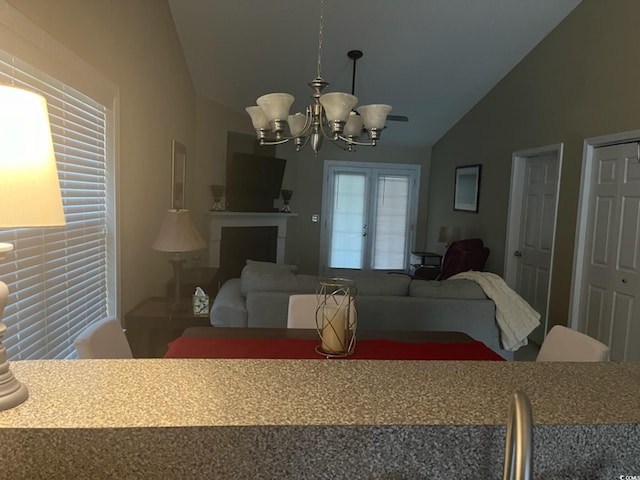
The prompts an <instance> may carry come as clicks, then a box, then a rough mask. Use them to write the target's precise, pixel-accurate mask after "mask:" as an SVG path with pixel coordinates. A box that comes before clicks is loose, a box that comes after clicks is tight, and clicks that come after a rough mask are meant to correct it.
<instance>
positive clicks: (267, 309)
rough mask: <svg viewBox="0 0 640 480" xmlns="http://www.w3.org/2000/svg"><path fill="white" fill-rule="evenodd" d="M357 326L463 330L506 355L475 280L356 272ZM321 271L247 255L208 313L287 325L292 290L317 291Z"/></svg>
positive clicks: (216, 318) (251, 323)
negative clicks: (309, 272)
mask: <svg viewBox="0 0 640 480" xmlns="http://www.w3.org/2000/svg"><path fill="white" fill-rule="evenodd" d="M349 278H351V279H352V280H355V282H356V284H357V289H358V293H357V295H356V309H357V311H358V329H362V330H423V331H457V332H464V333H466V334H468V335H470V336H471V337H473V338H475V339H476V340H480V341H481V342H483V343H484V344H485V345H487V346H488V347H490V348H491V349H492V350H494V351H496V352H497V353H499V354H500V355H502V356H503V357H505V358H507V359H512V358H513V352H508V351H506V350H503V349H502V347H501V344H500V330H499V328H498V325H497V324H496V320H495V305H494V303H493V301H491V300H490V299H488V298H487V296H486V295H485V294H484V292H483V291H482V289H481V288H480V287H479V286H478V285H477V284H476V283H475V282H473V281H471V280H443V281H431V280H418V279H411V278H410V277H409V276H406V275H402V274H388V273H369V274H362V273H359V272H355V273H354V274H353V275H349ZM319 281H320V277H317V276H313V275H302V274H296V272H295V266H290V265H276V264H270V263H264V262H253V261H251V260H247V265H246V266H245V268H244V269H243V271H242V274H241V278H233V279H230V280H228V281H227V282H225V283H224V284H223V285H222V287H221V288H220V291H219V292H218V294H217V296H216V298H215V300H214V302H213V305H212V308H211V313H210V319H211V324H212V325H213V326H217V327H263V328H264V327H267V328H268V327H276V328H285V327H286V326H287V310H288V306H289V296H290V295H292V294H298V293H314V292H315V291H316V287H317V285H318V282H319Z"/></svg>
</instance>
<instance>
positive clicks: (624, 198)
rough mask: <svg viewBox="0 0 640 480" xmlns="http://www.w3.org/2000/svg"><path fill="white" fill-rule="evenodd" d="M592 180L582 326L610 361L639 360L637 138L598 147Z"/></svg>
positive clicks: (639, 190) (639, 183) (639, 177)
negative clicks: (602, 346)
mask: <svg viewBox="0 0 640 480" xmlns="http://www.w3.org/2000/svg"><path fill="white" fill-rule="evenodd" d="M591 178H592V185H591V198H590V206H589V219H588V226H587V232H588V235H589V238H587V243H586V250H585V252H586V255H585V259H584V281H583V290H582V294H581V308H580V310H581V315H580V317H581V319H582V321H583V330H584V331H585V332H586V333H587V334H588V335H590V336H592V337H595V338H597V339H599V340H600V341H601V342H603V343H606V344H607V345H609V347H610V348H611V359H612V360H614V361H639V360H640V349H638V348H637V345H639V344H640V306H639V302H640V161H639V159H638V144H637V143H628V144H620V145H611V146H606V147H600V148H597V149H596V150H595V155H594V161H593V164H592V175H591Z"/></svg>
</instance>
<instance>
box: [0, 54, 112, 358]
mask: <svg viewBox="0 0 640 480" xmlns="http://www.w3.org/2000/svg"><path fill="white" fill-rule="evenodd" d="M0 82H2V83H5V84H13V85H15V86H16V87H22V88H25V89H28V90H33V91H36V92H38V93H40V94H41V95H43V96H44V97H45V98H46V100H47V106H48V109H49V119H50V122H51V132H52V137H53V145H54V150H55V154H56V162H57V165H58V174H59V177H60V188H61V191H62V200H63V204H64V212H65V219H66V222H67V224H66V226H64V227H56V228H22V229H4V230H0V242H8V243H12V244H13V246H14V249H13V251H12V252H9V253H8V254H6V256H5V259H4V260H1V261H0V278H1V279H2V280H3V281H4V282H5V283H6V284H7V286H8V287H9V302H8V305H7V307H6V309H5V312H4V315H3V321H4V323H5V324H6V325H7V334H6V336H5V338H4V344H5V346H6V347H7V353H8V357H9V359H12V360H19V359H43V358H69V357H72V356H74V348H73V339H74V338H75V337H76V336H77V334H78V333H79V332H80V330H82V328H84V327H85V326H86V325H88V324H89V323H91V322H93V321H95V320H97V319H98V318H101V317H103V316H105V315H107V310H108V296H109V291H110V288H109V283H108V278H109V276H108V269H109V265H110V263H109V255H110V248H109V245H110V242H109V241H108V237H109V235H108V234H109V232H108V226H109V225H111V224H112V221H113V214H112V208H111V206H110V202H109V199H110V198H111V195H110V192H109V187H108V186H109V185H110V182H109V178H108V176H109V174H110V173H109V172H108V168H107V166H108V162H107V151H106V150H107V148H106V145H107V109H106V107H104V106H103V105H100V104H99V103H97V102H96V101H94V100H92V99H91V98H89V97H87V96H86V95H84V94H82V93H81V92H79V91H76V90H74V89H72V88H70V87H69V86H67V85H64V84H62V83H61V82H58V81H56V80H55V79H53V78H51V77H49V76H47V75H46V74H45V73H43V72H40V71H37V70H36V69H34V68H32V67H30V66H28V65H26V64H24V63H23V62H20V61H19V60H18V59H15V58H13V57H11V56H9V55H7V54H5V53H3V52H0ZM0 207H1V206H0Z"/></svg>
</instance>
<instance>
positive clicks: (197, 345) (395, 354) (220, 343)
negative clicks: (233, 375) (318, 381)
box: [164, 337, 504, 361]
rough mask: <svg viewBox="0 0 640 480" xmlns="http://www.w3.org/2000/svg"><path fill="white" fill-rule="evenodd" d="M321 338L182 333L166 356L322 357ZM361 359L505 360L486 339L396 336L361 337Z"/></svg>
mask: <svg viewBox="0 0 640 480" xmlns="http://www.w3.org/2000/svg"><path fill="white" fill-rule="evenodd" d="M319 344H320V340H302V339H292V338H282V339H263V338H198V337H179V338H177V339H176V340H174V341H173V342H171V343H170V344H169V350H168V351H167V353H166V354H165V355H164V358H271V359H321V358H326V357H324V356H322V355H320V354H318V353H317V352H316V350H315V349H316V347H317V346H318V345H319ZM347 358H349V359H358V360H493V361H500V360H504V358H502V357H501V356H500V355H498V354H497V353H495V352H494V351H493V350H491V349H490V348H488V347H487V346H486V345H485V344H483V343H482V342H477V341H474V342H465V343H433V342H427V343H414V342H399V341H395V340H361V341H359V342H356V347H355V351H354V353H353V355H351V356H350V357H347Z"/></svg>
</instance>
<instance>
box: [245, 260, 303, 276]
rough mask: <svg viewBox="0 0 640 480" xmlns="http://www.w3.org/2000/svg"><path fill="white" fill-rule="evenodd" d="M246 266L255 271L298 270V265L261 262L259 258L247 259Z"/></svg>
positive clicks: (277, 271) (278, 271)
mask: <svg viewBox="0 0 640 480" xmlns="http://www.w3.org/2000/svg"><path fill="white" fill-rule="evenodd" d="M244 268H247V269H250V270H253V271H255V272H274V273H280V272H297V271H298V266H297V265H287V264H283V263H273V262H260V261H258V260H250V259H247V261H246V266H245V267H244Z"/></svg>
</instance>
